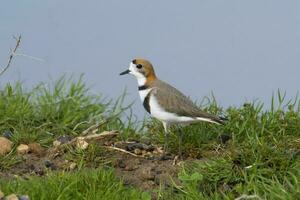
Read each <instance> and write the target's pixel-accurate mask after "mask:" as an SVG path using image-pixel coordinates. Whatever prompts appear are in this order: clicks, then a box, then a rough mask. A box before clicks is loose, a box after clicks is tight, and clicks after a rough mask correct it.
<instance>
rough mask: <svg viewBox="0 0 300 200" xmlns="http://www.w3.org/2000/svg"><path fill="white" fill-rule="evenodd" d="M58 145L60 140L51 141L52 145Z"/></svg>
mask: <svg viewBox="0 0 300 200" xmlns="http://www.w3.org/2000/svg"><path fill="white" fill-rule="evenodd" d="M59 145H61V142H60V141H58V140H55V141H53V146H55V147H58V146H59Z"/></svg>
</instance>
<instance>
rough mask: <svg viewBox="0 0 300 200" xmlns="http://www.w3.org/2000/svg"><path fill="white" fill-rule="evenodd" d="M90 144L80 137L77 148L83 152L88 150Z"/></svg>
mask: <svg viewBox="0 0 300 200" xmlns="http://www.w3.org/2000/svg"><path fill="white" fill-rule="evenodd" d="M88 146H89V143H87V142H86V141H85V140H84V139H83V138H82V137H78V138H77V140H76V147H77V148H79V149H82V150H85V149H87V148H88Z"/></svg>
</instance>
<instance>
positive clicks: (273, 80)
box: [0, 0, 300, 113]
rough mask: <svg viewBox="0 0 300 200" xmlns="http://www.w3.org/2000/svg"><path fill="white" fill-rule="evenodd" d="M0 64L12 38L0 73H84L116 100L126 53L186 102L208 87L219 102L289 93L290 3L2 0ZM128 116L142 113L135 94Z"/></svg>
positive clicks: (298, 57)
mask: <svg viewBox="0 0 300 200" xmlns="http://www.w3.org/2000/svg"><path fill="white" fill-rule="evenodd" d="M0 4H1V5H0V25H1V26H0V27H1V31H0V47H1V48H0V63H2V64H1V66H2V65H3V64H5V63H6V60H7V57H8V52H9V48H12V47H13V46H14V40H13V39H12V37H11V36H12V35H17V34H19V33H20V34H22V36H23V42H22V44H21V48H20V50H19V53H25V54H28V55H32V56H36V57H39V58H42V59H44V60H45V62H38V61H35V60H31V59H28V58H24V57H17V58H16V59H15V60H14V62H13V65H12V66H11V68H10V69H9V71H8V72H7V73H6V74H5V75H4V76H3V77H2V78H1V80H0V84H1V85H3V84H4V83H6V82H7V81H13V80H23V81H24V83H25V84H26V85H27V86H28V87H30V86H32V85H33V84H35V83H37V82H40V81H46V80H49V77H52V78H57V77H59V76H61V75H62V74H64V73H69V74H71V73H74V74H80V73H85V80H86V81H87V83H88V84H89V85H93V88H92V89H93V92H97V93H102V94H104V95H105V96H108V97H116V96H118V95H119V94H121V92H122V91H123V89H124V88H125V87H127V88H128V91H129V92H130V96H128V101H129V100H134V99H137V100H139V99H138V93H137V83H136V80H135V79H134V78H133V77H130V76H128V77H119V76H118V73H119V72H121V71H123V70H125V69H126V68H127V67H128V64H129V62H130V61H131V60H132V59H133V58H134V57H144V58H147V59H149V60H151V61H152V63H153V65H154V67H155V69H156V73H157V75H158V76H159V77H160V78H161V79H162V80H165V81H167V82H169V83H171V84H172V85H174V86H175V87H177V88H178V89H180V90H181V91H182V92H183V93H185V94H187V95H189V96H191V97H192V99H194V100H200V99H201V98H202V97H203V96H206V95H209V94H210V93H211V92H212V91H213V92H214V94H215V96H216V98H217V101H218V102H219V103H220V104H221V105H223V106H229V105H237V106H238V105H240V104H242V103H243V102H244V101H245V100H253V99H256V98H257V99H260V100H262V101H263V102H265V103H267V104H269V102H270V99H271V95H272V92H274V91H276V90H277V89H278V88H280V89H282V90H284V91H287V95H288V96H289V97H293V96H295V95H296V93H297V92H298V91H299V74H300V12H299V10H300V1H299V0H289V1H282V0H251V1H250V0H248V1H246V0H244V1H241V0H218V1H217V0H193V1H192V0H190V1H182V0H164V1H161V0H152V1H141V0H126V1H124V0H118V1H117V0H106V1H104V0H89V1H82V0H80V1H79V0H64V1H62V0H43V1H41V0H2V1H1V3H0ZM134 112H135V113H143V108H142V106H141V104H140V103H139V101H137V103H136V106H135V110H134Z"/></svg>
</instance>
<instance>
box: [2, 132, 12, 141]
mask: <svg viewBox="0 0 300 200" xmlns="http://www.w3.org/2000/svg"><path fill="white" fill-rule="evenodd" d="M13 134H14V133H13V132H11V131H10V130H5V131H4V132H3V133H2V135H3V137H5V138H7V139H11V138H12V136H13Z"/></svg>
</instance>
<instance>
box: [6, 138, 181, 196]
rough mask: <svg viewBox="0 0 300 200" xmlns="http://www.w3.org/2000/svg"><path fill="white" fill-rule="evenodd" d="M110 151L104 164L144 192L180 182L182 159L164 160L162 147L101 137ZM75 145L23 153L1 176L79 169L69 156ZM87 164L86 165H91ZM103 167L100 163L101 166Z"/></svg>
mask: <svg viewBox="0 0 300 200" xmlns="http://www.w3.org/2000/svg"><path fill="white" fill-rule="evenodd" d="M97 145H102V147H103V148H104V149H106V152H107V153H104V154H103V156H104V158H101V159H102V160H109V162H107V163H106V164H103V165H101V167H103V166H104V167H113V168H114V170H115V173H116V176H117V177H119V178H120V179H122V180H123V181H124V183H125V185H128V186H134V187H138V188H140V189H142V190H144V191H153V190H155V189H159V188H160V187H161V186H163V187H169V186H171V185H172V182H175V183H179V182H178V179H177V174H178V170H179V164H178V163H179V160H176V157H175V156H174V155H173V156H172V155H169V156H167V158H166V157H165V158H164V159H162V154H163V151H162V150H161V147H157V146H153V145H151V144H150V145H149V144H144V143H140V142H138V141H134V142H116V141H112V140H107V141H105V140H102V141H101V142H100V143H99V142H97ZM70 148H75V147H72V145H60V146H52V147H50V148H48V149H45V148H44V149H43V150H41V151H42V152H41V151H35V152H29V153H28V154H25V155H20V156H19V157H18V159H19V160H20V161H19V162H18V163H16V164H15V165H13V166H12V167H11V168H10V169H8V170H5V171H4V172H0V177H2V178H7V179H13V178H15V177H16V176H19V177H23V178H25V179H26V178H27V177H28V176H30V175H33V174H35V175H38V176H44V175H46V174H47V173H48V172H49V171H62V170H68V171H76V169H77V165H76V164H75V162H72V161H69V160H68V157H67V156H66V155H67V153H68V151H69V150H70ZM89 166H93V165H92V164H91V165H89V163H86V166H85V167H86V168H92V167H89ZM99 167H100V166H99ZM93 168H95V166H93Z"/></svg>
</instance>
